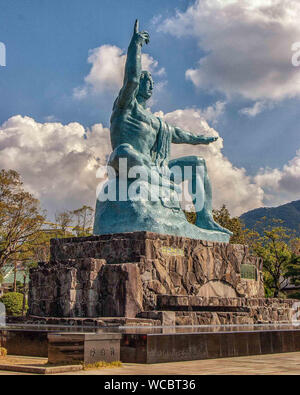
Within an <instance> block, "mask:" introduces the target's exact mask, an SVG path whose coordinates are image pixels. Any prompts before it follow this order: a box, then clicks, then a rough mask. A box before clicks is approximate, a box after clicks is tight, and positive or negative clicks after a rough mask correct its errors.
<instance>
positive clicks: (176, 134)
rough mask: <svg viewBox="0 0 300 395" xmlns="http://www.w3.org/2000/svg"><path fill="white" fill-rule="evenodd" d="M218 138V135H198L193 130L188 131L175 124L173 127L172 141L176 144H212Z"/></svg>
mask: <svg viewBox="0 0 300 395" xmlns="http://www.w3.org/2000/svg"><path fill="white" fill-rule="evenodd" d="M217 140H218V137H208V136H202V135H198V136H197V135H195V134H193V133H191V132H187V131H185V130H182V129H180V128H178V127H175V126H173V128H172V143H174V144H193V145H198V144H210V143H213V142H215V141H217Z"/></svg>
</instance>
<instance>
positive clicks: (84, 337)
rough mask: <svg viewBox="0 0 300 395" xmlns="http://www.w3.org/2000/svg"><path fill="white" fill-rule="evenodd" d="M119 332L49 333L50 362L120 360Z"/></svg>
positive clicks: (89, 362)
mask: <svg viewBox="0 0 300 395" xmlns="http://www.w3.org/2000/svg"><path fill="white" fill-rule="evenodd" d="M120 339H121V335H120V334H118V333H102V334H93V333H91V334H86V333H56V334H48V362H49V363H50V364H56V365H59V364H74V363H85V364H93V363H96V362H100V361H103V362H115V361H120Z"/></svg>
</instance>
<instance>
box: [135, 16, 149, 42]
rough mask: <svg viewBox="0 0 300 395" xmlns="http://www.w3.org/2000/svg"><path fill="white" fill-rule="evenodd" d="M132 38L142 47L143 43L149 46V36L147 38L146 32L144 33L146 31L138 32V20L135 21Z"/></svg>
mask: <svg viewBox="0 0 300 395" xmlns="http://www.w3.org/2000/svg"><path fill="white" fill-rule="evenodd" d="M133 38H134V40H136V42H138V43H140V44H142V45H144V44H145V43H146V44H149V41H150V36H149V33H148V32H146V31H142V32H139V21H138V20H136V21H135V24H134V32H133Z"/></svg>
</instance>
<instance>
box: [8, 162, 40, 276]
mask: <svg viewBox="0 0 300 395" xmlns="http://www.w3.org/2000/svg"><path fill="white" fill-rule="evenodd" d="M44 220H45V216H44V215H43V214H42V213H41V211H40V206H39V201H38V200H37V199H35V198H34V197H33V196H32V195H31V194H30V193H29V192H26V191H25V190H24V189H23V184H22V182H21V179H20V175H19V174H18V173H17V172H16V171H13V170H8V171H6V170H1V171H0V269H1V267H3V266H4V265H5V264H6V263H8V262H9V260H12V259H14V258H15V257H16V256H17V255H19V254H26V252H27V251H28V248H30V247H29V246H31V245H32V244H33V243H34V242H35V241H36V240H37V238H38V235H39V232H40V230H41V228H42V225H43V223H44Z"/></svg>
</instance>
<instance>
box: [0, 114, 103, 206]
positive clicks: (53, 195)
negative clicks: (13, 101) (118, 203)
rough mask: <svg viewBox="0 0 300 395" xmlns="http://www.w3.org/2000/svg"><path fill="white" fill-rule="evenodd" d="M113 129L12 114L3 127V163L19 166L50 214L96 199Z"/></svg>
mask: <svg viewBox="0 0 300 395" xmlns="http://www.w3.org/2000/svg"><path fill="white" fill-rule="evenodd" d="M110 150H111V148H110V142H109V130H108V129H106V128H104V127H103V126H102V124H96V125H94V126H93V127H92V128H91V129H90V130H85V129H84V127H83V126H82V125H80V124H79V123H77V122H74V123H70V124H68V125H62V124H61V123H38V122H36V121H35V120H34V119H32V118H30V117H22V116H20V115H17V116H14V117H12V118H10V119H8V121H6V122H5V123H4V124H3V125H2V126H1V127H0V168H5V169H14V170H17V171H18V172H19V173H20V174H21V176H22V178H23V180H24V184H25V187H26V188H27V190H29V191H30V192H31V193H33V194H34V195H35V196H36V197H37V198H38V199H40V200H41V203H42V206H43V207H44V208H46V209H47V210H48V212H49V214H53V213H55V211H59V210H64V209H71V208H78V207H79V206H80V205H82V204H90V205H91V206H94V204H95V196H96V195H95V191H96V185H97V180H96V175H95V174H96V170H97V168H98V166H99V163H103V164H104V163H105V160H106V155H107V154H108V153H109V152H110Z"/></svg>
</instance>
